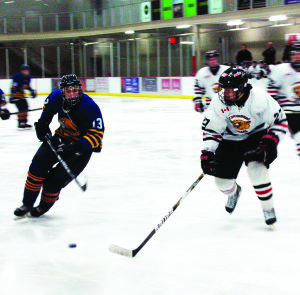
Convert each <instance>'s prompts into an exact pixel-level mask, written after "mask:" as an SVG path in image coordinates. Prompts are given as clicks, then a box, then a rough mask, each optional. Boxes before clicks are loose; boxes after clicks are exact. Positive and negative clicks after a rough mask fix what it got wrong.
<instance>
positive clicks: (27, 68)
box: [21, 64, 30, 71]
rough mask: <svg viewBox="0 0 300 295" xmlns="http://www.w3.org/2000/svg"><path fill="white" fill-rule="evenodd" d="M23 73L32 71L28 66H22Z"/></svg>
mask: <svg viewBox="0 0 300 295" xmlns="http://www.w3.org/2000/svg"><path fill="white" fill-rule="evenodd" d="M21 71H30V67H29V65H27V64H23V65H21Z"/></svg>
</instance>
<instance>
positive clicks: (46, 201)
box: [40, 189, 60, 210]
mask: <svg viewBox="0 0 300 295" xmlns="http://www.w3.org/2000/svg"><path fill="white" fill-rule="evenodd" d="M59 193H60V192H58V193H50V192H47V191H45V189H43V191H42V197H41V201H40V207H41V208H43V209H46V210H49V209H50V208H51V207H52V206H53V205H54V203H55V202H56V201H57V200H58V196H59Z"/></svg>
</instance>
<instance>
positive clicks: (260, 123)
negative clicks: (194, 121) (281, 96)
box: [202, 87, 288, 152]
mask: <svg viewBox="0 0 300 295" xmlns="http://www.w3.org/2000/svg"><path fill="white" fill-rule="evenodd" d="M222 91H223V90H222ZM267 128H269V131H272V132H273V133H275V134H276V135H277V136H278V138H279V140H281V139H282V138H283V137H284V135H285V134H286V132H287V130H288V125H287V120H286V116H285V113H284V112H283V111H282V109H281V107H280V106H279V104H278V103H277V102H276V101H275V100H274V99H273V98H272V97H271V96H270V95H269V94H268V93H267V92H266V91H265V90H263V89H261V88H258V87H253V88H252V89H251V90H250V94H249V97H248V99H247V100H246V102H245V105H244V106H242V107H238V106H236V105H233V106H226V105H225V104H224V103H222V102H221V101H220V99H219V98H218V95H216V96H215V97H214V98H213V99H212V102H211V104H210V106H209V107H208V109H207V111H206V113H205V117H204V120H203V123H202V130H203V142H204V150H208V151H212V152H215V151H216V149H217V147H218V145H219V143H220V142H221V141H222V139H226V140H235V141H241V140H245V139H247V138H248V137H249V136H250V135H252V134H254V133H256V132H259V131H261V130H265V129H267Z"/></svg>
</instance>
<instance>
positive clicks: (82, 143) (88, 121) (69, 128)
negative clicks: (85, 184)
mask: <svg viewBox="0 0 300 295" xmlns="http://www.w3.org/2000/svg"><path fill="white" fill-rule="evenodd" d="M56 114H57V115H58V121H59V123H60V127H59V128H58V129H56V130H55V134H54V136H52V135H51V130H50V128H49V124H50V123H51V121H52V118H53V116H54V115H56ZM35 129H36V134H37V138H38V139H39V140H40V141H43V143H42V145H41V146H40V148H39V149H38V151H37V152H36V154H35V156H34V157H33V159H32V162H31V165H30V167H29V171H28V176H27V180H26V184H25V189H24V196H23V205H22V206H21V207H19V208H17V209H16V210H15V211H14V214H15V215H16V216H24V215H26V214H27V215H29V213H30V215H31V216H32V217H39V216H41V215H43V214H44V213H46V212H47V211H48V210H49V209H50V208H51V207H52V206H53V205H54V203H55V202H56V201H57V200H58V197H59V195H60V191H61V189H62V188H64V187H65V186H66V185H67V184H68V183H69V182H70V181H71V180H72V179H71V178H70V176H69V174H67V172H66V171H65V169H64V167H63V166H62V164H61V163H58V159H57V156H56V155H55V154H54V152H53V151H52V150H51V149H50V147H49V145H48V143H47V142H44V141H45V139H47V138H50V139H51V142H52V145H53V146H54V148H55V149H56V150H57V152H58V153H59V154H60V156H61V158H62V159H63V160H64V161H65V162H66V163H67V165H68V167H69V168H70V170H71V171H72V174H73V175H74V176H75V177H76V176H78V175H79V174H80V173H81V172H82V171H83V169H84V168H85V167H86V165H87V164H88V162H89V160H90V158H91V156H92V153H93V152H98V153H99V152H100V151H101V149H102V139H103V135H104V124H103V119H102V114H101V111H100V108H99V107H98V105H97V104H96V103H95V102H94V101H93V100H92V99H91V98H90V97H89V96H88V95H86V94H84V93H83V92H82V88H81V83H80V81H79V80H78V78H77V77H76V75H74V74H71V75H66V76H63V77H62V79H61V83H60V89H57V90H54V91H52V93H51V94H50V95H49V96H48V97H47V98H46V100H45V103H44V107H43V112H42V115H41V117H40V119H39V120H38V122H36V123H35ZM57 163H58V164H57ZM56 164H57V165H56ZM41 188H42V193H41V200H40V203H39V205H38V206H36V207H34V203H35V201H36V199H37V197H38V195H39V192H40V190H41Z"/></svg>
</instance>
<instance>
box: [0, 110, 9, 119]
mask: <svg viewBox="0 0 300 295" xmlns="http://www.w3.org/2000/svg"><path fill="white" fill-rule="evenodd" d="M0 117H1V119H2V120H7V119H9V117H10V112H9V110H8V109H0Z"/></svg>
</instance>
